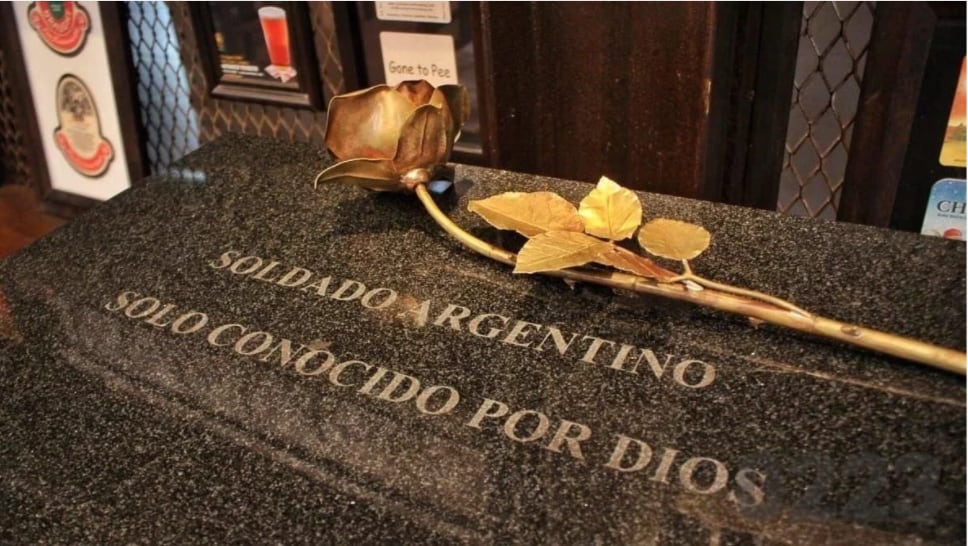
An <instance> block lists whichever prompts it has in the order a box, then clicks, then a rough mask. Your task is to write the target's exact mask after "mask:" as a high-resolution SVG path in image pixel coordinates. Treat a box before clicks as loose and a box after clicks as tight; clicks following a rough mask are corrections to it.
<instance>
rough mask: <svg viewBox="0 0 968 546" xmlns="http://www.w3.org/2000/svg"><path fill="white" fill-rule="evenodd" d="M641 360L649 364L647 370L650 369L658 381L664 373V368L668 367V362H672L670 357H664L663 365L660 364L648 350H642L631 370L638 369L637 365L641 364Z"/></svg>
mask: <svg viewBox="0 0 968 546" xmlns="http://www.w3.org/2000/svg"><path fill="white" fill-rule="evenodd" d="M643 358H644V359H645V360H646V362H648V363H649V368H652V374H653V375H655V378H656V379H659V378H661V377H662V373H663V372H665V369H666V367H668V366H669V362H670V361H671V360H672V355H666V360H665V364H660V363H659V358H658V357H657V356H655V353H653V352H652V351H651V350H649V349H642V352H641V353H640V354H639V359H638V360H636V361H635V367H634V368H633V369H634V370H637V369H639V365H640V364H642V359H643Z"/></svg>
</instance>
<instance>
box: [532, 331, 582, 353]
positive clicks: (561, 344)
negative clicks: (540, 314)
mask: <svg viewBox="0 0 968 546" xmlns="http://www.w3.org/2000/svg"><path fill="white" fill-rule="evenodd" d="M545 328H547V329H548V333H547V334H545V337H544V339H542V340H541V343H539V344H538V346H537V347H535V350H536V351H544V344H545V341H548V338H549V337H550V338H551V340H552V341H554V342H555V348H556V349H558V354H561V355H564V354H565V353H566V352H568V348H569V347H571V342H573V341H575V338H576V337H578V334H571V337H570V338H568V341H565V336H563V335H561V330H559V329H557V328H555V327H554V326H545Z"/></svg>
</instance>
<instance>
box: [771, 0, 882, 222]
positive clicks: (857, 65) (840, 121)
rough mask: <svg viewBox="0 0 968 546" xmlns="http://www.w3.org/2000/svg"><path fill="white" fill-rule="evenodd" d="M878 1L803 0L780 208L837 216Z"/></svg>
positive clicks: (780, 209)
mask: <svg viewBox="0 0 968 546" xmlns="http://www.w3.org/2000/svg"><path fill="white" fill-rule="evenodd" d="M874 9H875V4H874V3H873V2H804V3H803V22H802V25H801V29H800V45H799V46H798V51H797V66H796V74H795V76H794V87H793V99H792V103H791V106H790V122H789V126H788V129H787V137H786V154H785V158H784V162H783V172H782V174H781V177H780V190H779V198H778V200H777V210H779V211H780V212H784V213H787V214H793V215H798V216H809V217H815V218H826V219H831V220H833V219H836V217H837V206H838V204H839V202H840V194H841V189H842V186H843V182H844V172H845V170H846V168H847V157H848V154H849V153H850V138H851V134H852V130H853V126H854V117H855V115H856V113H857V104H858V99H859V97H860V88H861V82H862V81H863V77H864V65H865V63H866V60H867V49H868V44H869V43H870V36H871V27H872V25H873V22H874Z"/></svg>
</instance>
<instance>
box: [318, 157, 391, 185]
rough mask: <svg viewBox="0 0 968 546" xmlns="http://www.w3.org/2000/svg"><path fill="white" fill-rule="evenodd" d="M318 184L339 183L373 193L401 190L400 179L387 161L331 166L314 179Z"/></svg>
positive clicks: (357, 160) (347, 162)
mask: <svg viewBox="0 0 968 546" xmlns="http://www.w3.org/2000/svg"><path fill="white" fill-rule="evenodd" d="M320 182H341V183H343V184H350V185H352V186H359V187H361V188H366V189H368V190H375V191H397V190H402V189H403V185H402V184H401V183H400V177H399V176H397V173H396V171H395V170H394V169H393V161H391V160H389V159H363V158H359V159H348V160H346V161H341V162H339V163H336V164H335V165H331V166H330V167H329V168H327V169H326V170H324V171H323V172H322V173H320V174H319V176H318V177H316V184H317V185H318V184H319V183H320Z"/></svg>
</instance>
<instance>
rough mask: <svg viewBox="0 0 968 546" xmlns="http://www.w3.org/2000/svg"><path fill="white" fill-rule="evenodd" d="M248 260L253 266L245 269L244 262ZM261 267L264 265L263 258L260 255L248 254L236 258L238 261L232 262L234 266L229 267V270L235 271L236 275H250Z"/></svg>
mask: <svg viewBox="0 0 968 546" xmlns="http://www.w3.org/2000/svg"><path fill="white" fill-rule="evenodd" d="M246 262H249V263H251V264H252V266H251V267H248V269H243V266H242V264H244V263H246ZM260 267H262V258H260V257H258V256H246V257H245V258H239V259H238V260H236V262H235V263H234V264H232V267H230V268H229V271H231V272H232V273H235V274H236V275H248V274H249V273H252V272H253V271H255V270H256V269H259V268H260Z"/></svg>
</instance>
